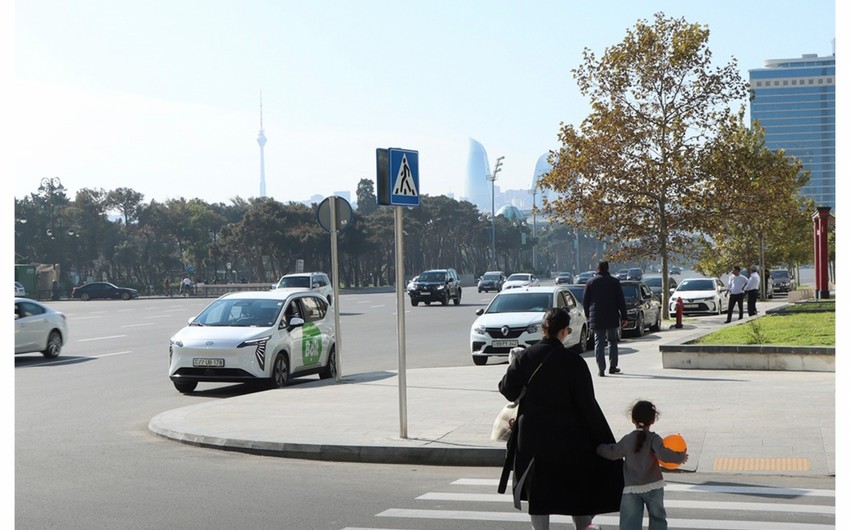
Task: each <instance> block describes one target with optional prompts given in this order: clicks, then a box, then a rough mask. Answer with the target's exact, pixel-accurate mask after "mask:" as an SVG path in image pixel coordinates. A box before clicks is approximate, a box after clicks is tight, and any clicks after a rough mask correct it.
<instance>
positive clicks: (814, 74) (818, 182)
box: [750, 54, 835, 211]
mask: <svg viewBox="0 0 850 530" xmlns="http://www.w3.org/2000/svg"><path fill="white" fill-rule="evenodd" d="M750 89H751V90H752V92H753V96H754V97H753V99H752V101H751V107H750V121H751V122H752V121H755V120H758V121H759V123H760V124H761V126H762V127H764V134H765V143H766V145H767V147H768V148H769V149H774V150H776V149H784V150H785V154H786V155H788V156H793V157H795V158H797V159H798V160H800V162H802V163H803V166H804V168H805V169H807V170H809V171H810V172H811V173H810V177H809V182H808V184H807V185H806V186H804V187H803V189H802V190H801V193H802V194H803V195H805V196H807V197H811V198H812V199H813V200H814V201H815V206H816V207H819V206H829V207H830V208H832V209H833V211H835V55H832V56H828V57H818V56H817V55H816V54H811V55H809V54H807V55H803V56H802V57H801V58H799V59H771V60H768V61H765V67H764V68H756V69H752V70H750Z"/></svg>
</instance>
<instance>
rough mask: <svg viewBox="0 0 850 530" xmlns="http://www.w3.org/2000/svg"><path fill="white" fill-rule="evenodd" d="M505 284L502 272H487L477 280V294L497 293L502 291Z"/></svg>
mask: <svg viewBox="0 0 850 530" xmlns="http://www.w3.org/2000/svg"><path fill="white" fill-rule="evenodd" d="M504 284H505V273H504V272H502V271H488V272H485V273H484V276H482V277H481V278H479V279H478V292H479V293H480V292H481V291H487V292H488V293H489V292H490V291H496V292H497V293H498V292H499V291H501V290H502V285H504Z"/></svg>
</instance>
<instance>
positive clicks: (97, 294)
mask: <svg viewBox="0 0 850 530" xmlns="http://www.w3.org/2000/svg"><path fill="white" fill-rule="evenodd" d="M138 297H139V291H137V290H135V289H131V288H129V287H118V286H117V285H114V284H112V283H109V282H91V283H87V284H85V285H80V286H79V287H74V288H73V289H72V290H71V298H79V299H80V300H83V301H86V300H96V299H98V298H100V299H109V298H114V299H119V298H120V299H121V300H130V299H132V298H138Z"/></svg>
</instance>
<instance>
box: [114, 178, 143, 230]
mask: <svg viewBox="0 0 850 530" xmlns="http://www.w3.org/2000/svg"><path fill="white" fill-rule="evenodd" d="M144 198H145V196H144V195H143V194H141V193H139V192H138V191H135V190H132V189H130V188H117V189H114V190H112V191H110V192H109V193H107V194H106V206H107V207H108V208H114V209H116V210H118V211H119V212H121V216H122V217H124V225H125V230H128V231H129V230H130V225H131V224H132V223H135V222H136V221H137V220H138V219H139V213H140V211H141V209H142V207H143V206H142V201H143V200H144Z"/></svg>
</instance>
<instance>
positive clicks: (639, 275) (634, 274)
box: [626, 267, 643, 282]
mask: <svg viewBox="0 0 850 530" xmlns="http://www.w3.org/2000/svg"><path fill="white" fill-rule="evenodd" d="M626 279H627V280H634V281H636V282H639V281H641V280H643V270H641V269H638V268H637V267H633V268H631V269H629V272H628V275H627V276H626Z"/></svg>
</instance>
